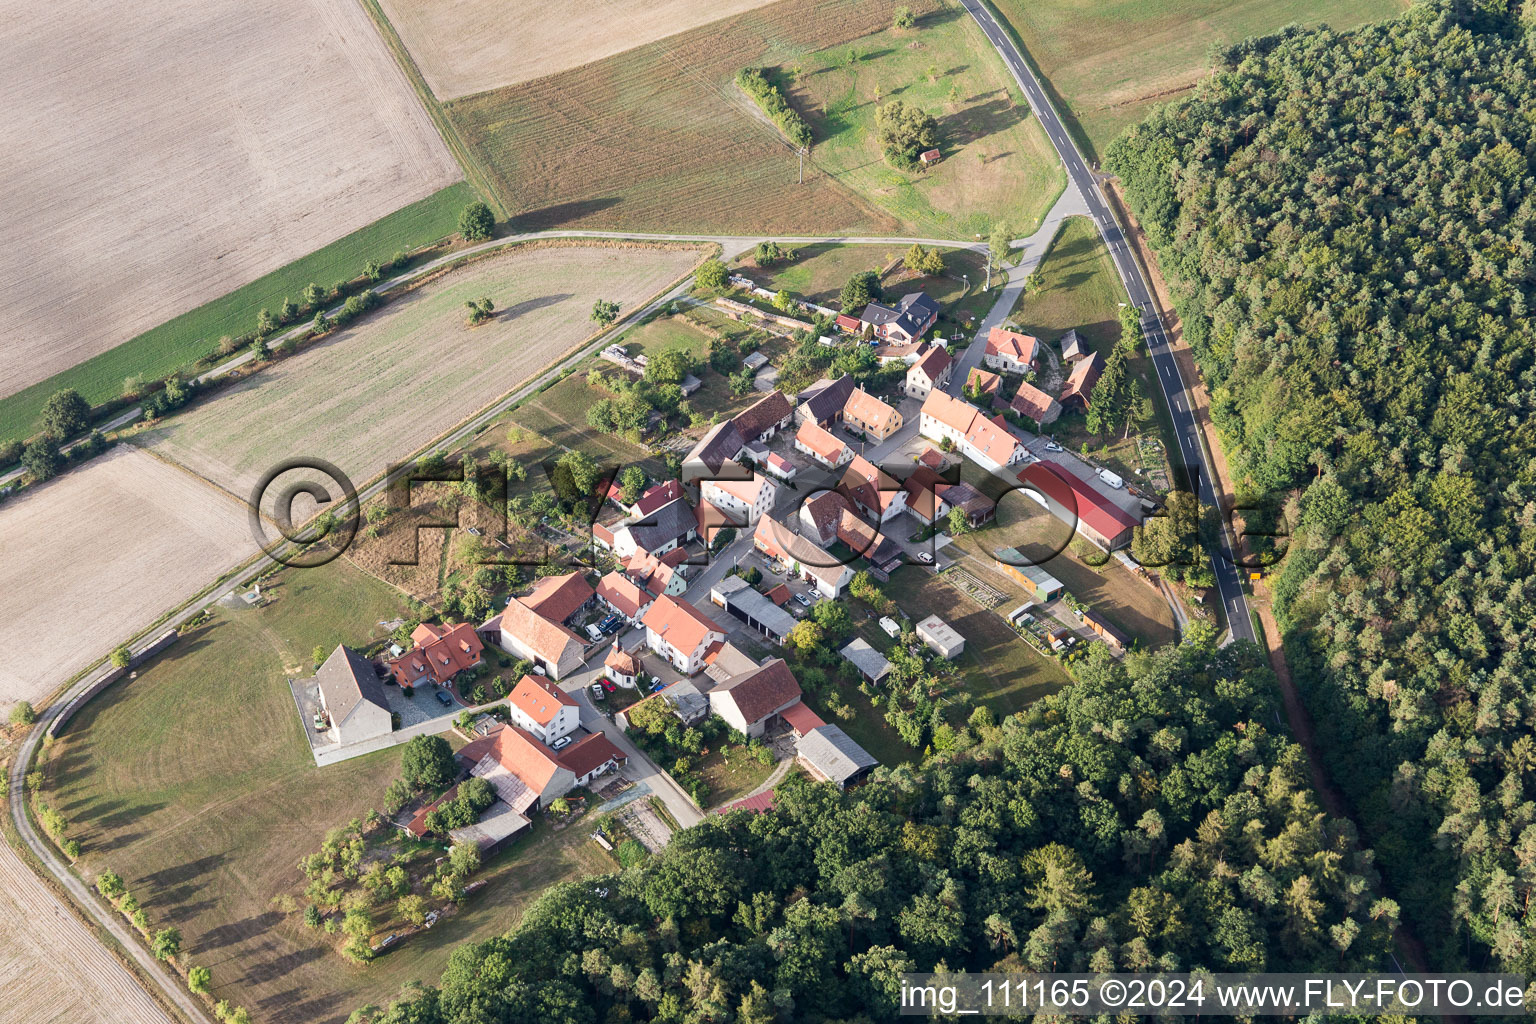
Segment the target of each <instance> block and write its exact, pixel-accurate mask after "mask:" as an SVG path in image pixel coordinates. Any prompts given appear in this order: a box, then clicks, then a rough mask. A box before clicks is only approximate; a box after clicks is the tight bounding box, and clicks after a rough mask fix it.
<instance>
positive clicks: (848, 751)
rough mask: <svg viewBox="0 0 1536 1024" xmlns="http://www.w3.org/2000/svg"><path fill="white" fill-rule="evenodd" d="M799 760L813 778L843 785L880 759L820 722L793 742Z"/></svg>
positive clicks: (862, 775) (850, 781) (836, 730)
mask: <svg viewBox="0 0 1536 1024" xmlns="http://www.w3.org/2000/svg"><path fill="white" fill-rule="evenodd" d="M795 753H796V755H797V759H798V760H799V762H800V763H801V764H802V765H804V766H805V768H806V771H808V772H809V773H810V774H811V776H812V777H813V778H817V779H820V780H821V781H823V782H830V783H832V784H833V785H834V786H836V787H837V788H838V789H846V788H847V787H848V786H850V785H852V784H853V783H855V782H858V781H859V780H860V779H862V778H864V776H866V775H868V774H869V773H870V772H871V771H873V770H874V769H875V768H876V767H878V766H879V764H880V762H879V761H878V760H876V759H875V757H874V755H873V754H871V753H870V752H869V751H867V750H865V749H864V748H863V747H861V746H859V745H858V744H857V743H855V742H854V741H853V738H852V737H850V736H849V735H848V734H847V733H846V732H844V731H843V730H842V729H840V728H838V727H837V726H835V725H823V726H821V727H820V728H816V729H812V730H811V731H810V732H808V733H806V734H805V735H804V736H802V737H800V739H799V741H798V742H797V743H796V744H795Z"/></svg>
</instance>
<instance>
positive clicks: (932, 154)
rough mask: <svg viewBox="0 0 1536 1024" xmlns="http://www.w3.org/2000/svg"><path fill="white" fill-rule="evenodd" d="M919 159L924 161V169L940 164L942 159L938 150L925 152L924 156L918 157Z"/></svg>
mask: <svg viewBox="0 0 1536 1024" xmlns="http://www.w3.org/2000/svg"><path fill="white" fill-rule="evenodd" d="M918 159H919V160H921V161H922V164H923V166H924V167H932V166H933V165H934V164H936V163H938V162H939V160H940V159H941V158H940V155H939V151H938V150H936V149H929V150H925V151H924V152H923V154H922V155H921V156H919V157H918Z"/></svg>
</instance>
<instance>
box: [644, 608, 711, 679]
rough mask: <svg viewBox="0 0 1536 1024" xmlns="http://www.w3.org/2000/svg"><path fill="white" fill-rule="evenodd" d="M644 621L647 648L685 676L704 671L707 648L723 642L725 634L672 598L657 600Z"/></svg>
mask: <svg viewBox="0 0 1536 1024" xmlns="http://www.w3.org/2000/svg"><path fill="white" fill-rule="evenodd" d="M643 621H644V623H645V641H646V644H647V645H648V646H649V647H650V648H651V650H653V651H655V652H656V653H657V654H659V655H661V656H662V657H663V658H665V659H667V661H668V662H670V663H671V664H672V666H673V667H675V668H676V669H677V670H678V671H679V672H681V673H683V674H684V675H688V676H691V675H694V674H695V673H697V672H698V671H699V670H701V669H702V668H703V667H704V659H705V657H706V655H708V654H709V648H710V645H712V644H720V643H724V642H725V632H724V631H723V630H722V629H721V628H720V627H719V626H718V625H717V624H716V623H715V621H714V620H713V619H711V618H710V617H709V616H707V615H705V614H704V613H703V612H701V611H699V610H698V609H697V608H695V607H694V606H693V605H691V604H689V603H688V602H686V601H679V600H677V599H675V598H672V597H667V596H662V597H658V598H657V599H656V600H655V601H654V602H652V604H651V607H650V610H649V611H647V612H646V613H645V619H644V620H643Z"/></svg>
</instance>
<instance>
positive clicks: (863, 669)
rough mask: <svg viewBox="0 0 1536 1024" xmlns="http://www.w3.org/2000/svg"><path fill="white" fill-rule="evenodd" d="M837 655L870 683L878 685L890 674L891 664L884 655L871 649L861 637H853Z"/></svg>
mask: <svg viewBox="0 0 1536 1024" xmlns="http://www.w3.org/2000/svg"><path fill="white" fill-rule="evenodd" d="M838 653H839V654H841V655H842V656H843V657H844V658H845V659H847V661H848V663H849V664H851V665H852V666H853V667H854V668H856V669H858V670H859V675H861V676H863V677H864V678H865V679H867V680H868V681H869V682H871V683H878V682H880V681H881V680H882V679H884V678H885V677H886V676H888V675H890V674H891V663H890V662H889V661H887V660H886V657H885V655H883V654H881V653H880V652H879V651H877V650H875V649H874V648H873V647H871V646H870V645H869V641H867V640H865V639H864V638H863V637H854V638H853V639H852V640H851V641H849V642H848V644H847V645H846V646H844V647H843V649H842V650H841V651H839V652H838Z"/></svg>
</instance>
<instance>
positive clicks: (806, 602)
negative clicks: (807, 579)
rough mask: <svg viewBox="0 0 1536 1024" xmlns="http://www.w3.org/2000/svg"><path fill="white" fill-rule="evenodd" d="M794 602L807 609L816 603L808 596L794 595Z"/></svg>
mask: <svg viewBox="0 0 1536 1024" xmlns="http://www.w3.org/2000/svg"><path fill="white" fill-rule="evenodd" d="M795 600H796V601H798V602H800V603H801V604H803V605H805V606H806V607H807V608H809V607H810V606H811V605H813V604H815V603H816V602H815V601H812V600H811V597H810V595H809V594H796V595H795Z"/></svg>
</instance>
